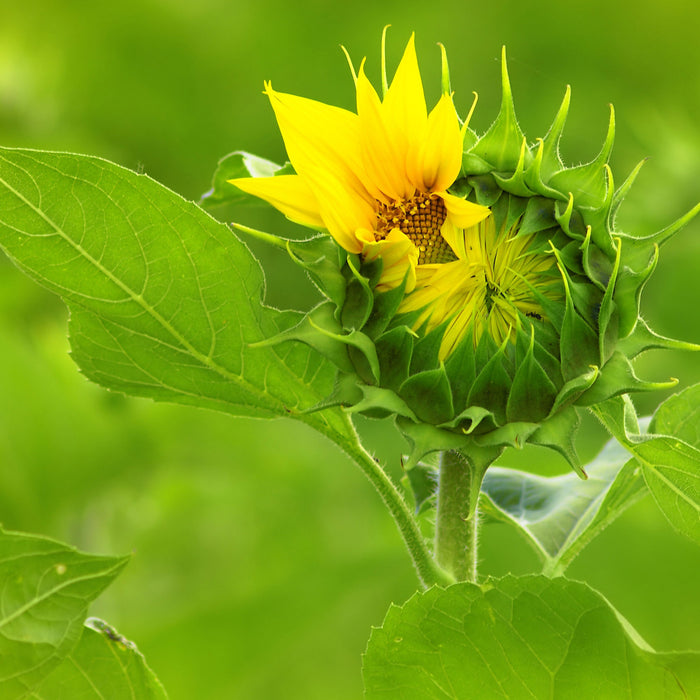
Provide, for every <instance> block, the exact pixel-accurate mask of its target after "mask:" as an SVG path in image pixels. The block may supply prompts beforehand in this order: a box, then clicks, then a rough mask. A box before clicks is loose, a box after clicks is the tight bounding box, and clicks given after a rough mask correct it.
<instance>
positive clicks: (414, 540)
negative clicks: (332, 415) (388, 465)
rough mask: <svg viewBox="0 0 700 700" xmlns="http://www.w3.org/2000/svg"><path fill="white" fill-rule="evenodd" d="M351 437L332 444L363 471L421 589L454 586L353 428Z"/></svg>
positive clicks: (385, 474)
mask: <svg viewBox="0 0 700 700" xmlns="http://www.w3.org/2000/svg"><path fill="white" fill-rule="evenodd" d="M352 435H353V436H354V439H353V440H349V439H348V437H349V436H345V435H343V436H342V438H341V437H340V436H338V437H337V438H335V441H336V442H337V444H339V445H340V446H341V447H342V448H343V450H344V451H345V452H346V453H347V454H348V455H349V456H350V457H351V458H352V459H353V460H354V461H355V462H356V464H357V465H358V466H359V467H360V469H362V471H363V472H364V474H365V476H366V477H367V478H368V479H369V480H370V482H371V483H372V485H373V486H374V488H375V489H376V490H377V492H378V493H379V495H380V497H381V499H382V500H383V501H384V504H385V505H386V507H387V508H388V509H389V512H390V513H391V516H392V517H393V518H394V522H395V523H396V526H397V527H398V529H399V532H400V533H401V537H402V538H403V541H404V544H405V545H406V548H407V549H408V552H409V554H410V555H411V559H412V560H413V565H414V566H415V568H416V573H417V574H418V579H419V580H420V582H421V584H422V586H423V587H424V588H428V587H430V586H433V585H443V586H444V585H448V584H450V583H454V578H453V577H452V576H451V575H450V574H449V573H448V572H447V571H445V570H443V569H442V568H441V567H440V566H438V564H437V563H436V561H435V560H434V559H433V557H432V554H431V553H430V549H429V548H428V545H427V543H426V542H425V539H424V538H423V535H422V534H421V532H420V530H419V528H418V523H417V522H416V520H415V518H414V517H413V514H412V513H411V510H410V508H409V507H408V505H407V503H406V501H405V500H404V498H403V496H402V495H401V493H400V492H399V490H398V489H397V488H396V486H395V485H394V482H393V481H392V480H391V478H390V477H389V475H388V474H387V473H386V472H385V471H384V469H382V467H381V465H380V464H378V463H377V461H376V460H375V459H374V458H373V457H372V456H371V455H370V454H369V453H368V452H367V450H365V448H364V447H363V446H362V445H361V444H360V442H359V439H358V436H357V433H356V432H355V430H354V427H353V430H352Z"/></svg>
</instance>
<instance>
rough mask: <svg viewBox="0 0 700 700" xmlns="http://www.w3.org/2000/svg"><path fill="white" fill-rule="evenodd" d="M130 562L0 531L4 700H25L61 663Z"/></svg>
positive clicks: (0, 662) (0, 681)
mask: <svg viewBox="0 0 700 700" xmlns="http://www.w3.org/2000/svg"><path fill="white" fill-rule="evenodd" d="M127 562H128V557H101V556H93V555H90V554H83V553H82V552H79V551H78V550H76V549H73V548H72V547H69V546H67V545H65V544H61V543H60V542H56V541H54V540H50V539H48V538H45V537H38V536H34V535H25V534H21V533H16V532H5V531H3V530H0V697H2V698H3V699H6V700H13V698H21V697H24V696H25V694H26V693H28V692H29V691H31V690H32V689H34V688H35V687H36V686H37V685H38V684H39V683H40V682H41V681H42V680H43V679H44V678H45V677H46V676H47V675H48V674H49V673H50V672H51V671H52V670H53V669H54V668H55V667H56V666H58V665H59V664H60V663H61V661H62V660H63V659H64V658H65V657H66V656H67V655H68V654H69V653H70V652H71V650H72V649H73V647H74V646H75V644H76V643H77V642H78V640H79V638H80V634H81V631H82V627H83V621H84V620H85V616H86V614H87V608H88V605H89V603H91V602H92V601H93V600H94V599H95V598H96V597H97V596H98V595H99V594H100V593H101V592H102V591H103V590H104V589H105V588H106V587H107V586H108V585H109V584H110V583H112V581H113V580H114V579H115V578H116V577H117V575H118V574H119V573H120V572H121V570H122V569H123V568H124V566H126V563H127Z"/></svg>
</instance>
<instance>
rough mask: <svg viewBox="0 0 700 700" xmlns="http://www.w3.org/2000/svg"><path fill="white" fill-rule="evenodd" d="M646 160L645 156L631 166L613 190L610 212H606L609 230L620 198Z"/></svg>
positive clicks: (613, 224) (625, 194) (612, 227)
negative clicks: (630, 170) (629, 170)
mask: <svg viewBox="0 0 700 700" xmlns="http://www.w3.org/2000/svg"><path fill="white" fill-rule="evenodd" d="M646 162H647V158H644V160H641V161H639V163H637V165H636V166H635V167H634V168H633V170H632V172H631V173H630V174H629V175H628V176H627V179H626V180H625V181H624V182H623V183H622V185H620V187H618V189H617V190H615V194H614V195H613V198H612V202H611V203H610V212H609V214H608V227H609V228H610V230H613V229H614V228H615V217H616V215H617V210H618V209H619V208H620V204H622V200H623V199H624V198H625V197H626V196H627V193H628V192H629V191H630V189H631V188H632V185H633V184H634V181H635V180H636V179H637V175H639V171H640V170H641V169H642V166H643V165H644V164H645V163H646Z"/></svg>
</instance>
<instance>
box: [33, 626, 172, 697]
mask: <svg viewBox="0 0 700 700" xmlns="http://www.w3.org/2000/svg"><path fill="white" fill-rule="evenodd" d="M29 698H30V699H31V700H60V698H65V700H78V699H80V700H127V699H131V700H165V699H166V698H167V694H166V692H165V690H164V689H163V686H162V685H161V684H160V681H159V680H158V679H157V678H156V676H155V675H154V673H153V671H151V669H150V668H149V667H148V666H147V665H146V661H145V659H144V658H143V655H142V654H141V653H140V652H139V650H138V649H137V648H136V646H135V645H134V644H133V643H132V642H130V641H129V640H128V639H125V638H124V637H122V636H121V635H120V634H119V633H118V632H116V630H114V629H113V628H112V627H110V626H109V625H107V624H106V623H105V622H103V621H102V620H98V619H97V618H94V617H91V618H89V619H88V620H86V622H85V627H84V628H83V634H82V636H81V637H80V641H79V642H78V645H77V646H76V647H75V649H74V650H73V652H72V653H71V654H70V655H69V656H68V657H67V658H66V659H65V660H64V661H63V663H62V664H61V665H60V666H59V667H58V668H57V669H56V670H55V671H53V673H51V675H50V676H49V677H48V678H47V679H46V680H45V681H44V682H43V683H42V684H41V686H40V687H39V688H38V689H37V690H35V691H34V692H33V693H32V694H31V695H30V696H29Z"/></svg>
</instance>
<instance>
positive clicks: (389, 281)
mask: <svg viewBox="0 0 700 700" xmlns="http://www.w3.org/2000/svg"><path fill="white" fill-rule="evenodd" d="M362 255H363V258H364V259H365V261H368V262H371V261H372V260H376V259H378V258H381V260H382V265H383V267H382V274H381V277H380V278H379V282H378V284H377V289H378V290H379V291H387V290H389V289H394V288H395V287H398V286H399V285H400V284H401V283H402V282H403V281H404V279H405V280H406V293H408V292H410V291H412V290H413V288H414V287H415V286H416V266H417V264H418V249H417V248H416V246H415V245H413V243H412V242H411V241H410V239H409V238H408V237H407V236H406V235H405V234H403V233H402V232H401V231H400V230H399V229H397V228H396V229H392V230H391V231H390V232H389V234H388V235H387V236H386V238H383V239H382V240H379V241H371V242H368V243H365V246H364V248H363V251H362Z"/></svg>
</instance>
